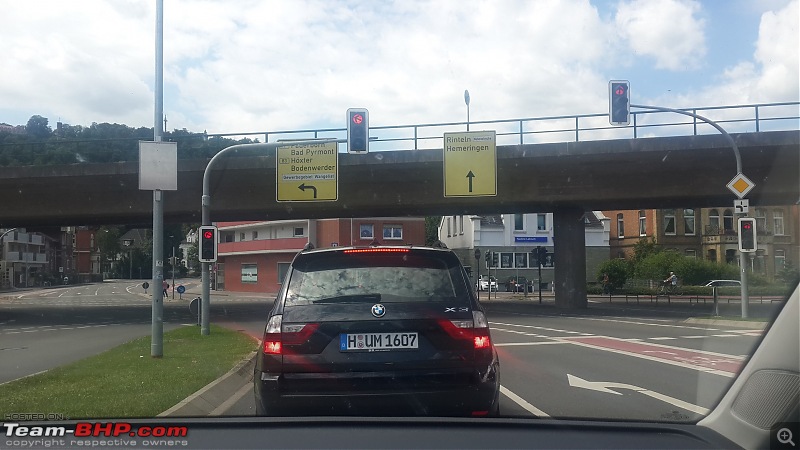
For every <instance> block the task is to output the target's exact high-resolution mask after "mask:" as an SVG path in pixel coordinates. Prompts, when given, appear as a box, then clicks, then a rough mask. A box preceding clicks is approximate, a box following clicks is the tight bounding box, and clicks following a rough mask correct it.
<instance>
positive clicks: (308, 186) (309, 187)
mask: <svg viewBox="0 0 800 450" xmlns="http://www.w3.org/2000/svg"><path fill="white" fill-rule="evenodd" d="M297 188H298V189H300V190H301V191H303V192H305V191H306V189H312V190H313V191H314V198H317V188H316V187H315V186H311V185H310V184H309V185H307V186H306V184H305V183H303V184H301V185H300V186H297Z"/></svg>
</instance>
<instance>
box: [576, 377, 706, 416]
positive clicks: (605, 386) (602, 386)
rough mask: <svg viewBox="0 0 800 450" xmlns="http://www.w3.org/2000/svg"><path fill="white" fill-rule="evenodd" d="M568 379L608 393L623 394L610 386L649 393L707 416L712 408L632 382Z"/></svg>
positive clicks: (585, 387) (648, 394) (586, 387)
mask: <svg viewBox="0 0 800 450" xmlns="http://www.w3.org/2000/svg"><path fill="white" fill-rule="evenodd" d="M567 380H569V385H570V386H572V387H578V388H583V389H590V390H593V391H598V392H605V393H607V394H615V395H622V394H621V393H619V392H617V391H614V390H611V389H609V388H615V389H629V390H631V391H634V392H638V393H640V394H644V395H647V396H648V397H653V398H654V399H657V400H661V401H662V402H665V403H669V404H670V405H673V406H677V407H678V408H683V409H685V410H687V411H691V412H693V413H696V414H702V415H704V416H705V415H708V413H709V412H711V410H710V409H707V408H703V407H702V406H697V405H694V404H692V403H689V402H685V401H683V400H679V399H677V398H674V397H670V396H669V395H665V394H661V393H658V392H655V391H651V390H648V389H645V388H641V387H639V386H634V385H632V384H623V383H613V382H610V381H587V380H584V379H583V378H580V377H576V376H575V375H571V374H567Z"/></svg>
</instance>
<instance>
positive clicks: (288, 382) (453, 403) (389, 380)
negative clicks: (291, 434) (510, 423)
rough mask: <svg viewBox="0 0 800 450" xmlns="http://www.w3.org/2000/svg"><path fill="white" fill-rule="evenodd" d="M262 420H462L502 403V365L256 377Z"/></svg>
mask: <svg viewBox="0 0 800 450" xmlns="http://www.w3.org/2000/svg"><path fill="white" fill-rule="evenodd" d="M254 383H255V394H256V410H257V412H258V413H259V414H262V415H278V416H284V415H297V414H302V415H370V416H376V415H378V416H414V415H432V416H450V415H455V416H463V415H473V413H475V412H478V414H482V413H484V412H485V413H491V412H493V411H495V409H496V405H497V402H498V401H499V399H498V395H499V388H500V380H499V375H498V370H497V364H496V362H495V363H492V364H490V365H489V366H488V367H486V368H485V369H483V370H475V369H472V370H448V371H437V372H430V371H428V372H419V373H409V372H400V371H398V372H381V373H342V374H283V375H279V376H275V375H270V374H266V373H263V372H258V371H257V372H256V373H255V380H254Z"/></svg>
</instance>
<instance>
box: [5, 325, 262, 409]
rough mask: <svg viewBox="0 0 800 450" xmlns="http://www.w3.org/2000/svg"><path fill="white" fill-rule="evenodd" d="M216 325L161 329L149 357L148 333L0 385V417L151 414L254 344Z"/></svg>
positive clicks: (199, 384) (221, 370)
mask: <svg viewBox="0 0 800 450" xmlns="http://www.w3.org/2000/svg"><path fill="white" fill-rule="evenodd" d="M256 345H257V344H256V343H255V342H254V341H253V339H252V338H250V337H249V336H246V335H244V334H241V333H238V332H235V331H232V330H228V329H226V328H222V327H219V326H214V325H212V326H211V333H210V334H209V335H208V336H201V335H200V329H199V328H198V327H196V326H186V327H182V328H178V329H176V330H173V331H170V332H167V333H164V347H163V348H164V356H163V357H162V358H152V357H150V336H146V337H143V338H139V339H136V340H134V341H131V342H128V343H126V344H123V345H120V346H119V347H116V348H113V349H111V350H109V351H106V352H104V353H101V354H99V355H95V356H92V357H89V358H86V359H83V360H81V361H77V362H75V363H72V364H68V365H65V366H62V367H58V368H55V369H52V370H50V371H48V372H45V373H42V374H39V375H35V376H31V377H28V378H23V379H20V380H17V381H12V382H10V383H7V384H4V385H2V386H0V417H6V414H8V413H43V414H48V413H57V414H63V415H64V416H66V417H69V418H71V419H82V418H116V417H155V416H156V415H157V414H158V413H160V412H162V411H164V410H166V409H168V408H170V407H172V406H173V405H175V404H177V403H178V402H179V401H181V400H183V399H184V398H186V397H187V396H189V395H190V394H192V393H193V392H196V391H197V390H199V389H200V388H202V387H203V386H205V385H206V384H208V383H210V382H211V381H213V380H215V379H216V378H218V377H220V376H221V375H223V374H225V373H226V372H228V371H229V370H230V369H231V368H232V367H233V366H234V365H235V364H236V363H237V362H239V361H240V360H242V359H243V358H244V357H245V356H247V354H248V353H250V352H252V351H253V350H254V348H255V347H256Z"/></svg>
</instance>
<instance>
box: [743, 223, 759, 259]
mask: <svg viewBox="0 0 800 450" xmlns="http://www.w3.org/2000/svg"><path fill="white" fill-rule="evenodd" d="M756 250H757V245H756V219H753V218H749V217H745V218H742V219H739V251H740V252H754V251H756Z"/></svg>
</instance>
